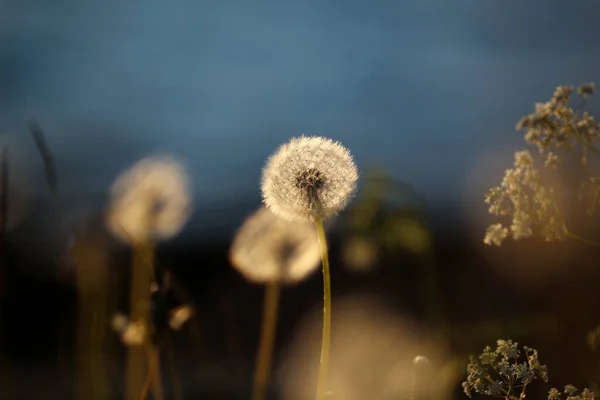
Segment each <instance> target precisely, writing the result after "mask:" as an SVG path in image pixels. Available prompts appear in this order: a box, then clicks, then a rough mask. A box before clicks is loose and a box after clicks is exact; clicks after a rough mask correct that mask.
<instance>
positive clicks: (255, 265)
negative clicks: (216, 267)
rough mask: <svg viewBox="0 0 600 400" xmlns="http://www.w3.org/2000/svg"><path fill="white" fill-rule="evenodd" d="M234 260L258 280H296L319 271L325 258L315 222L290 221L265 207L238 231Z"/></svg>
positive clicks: (232, 250)
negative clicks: (321, 251) (320, 262)
mask: <svg viewBox="0 0 600 400" xmlns="http://www.w3.org/2000/svg"><path fill="white" fill-rule="evenodd" d="M229 254H230V260H231V264H232V265H233V267H234V268H236V269H237V270H238V271H239V272H240V273H241V274H242V275H243V276H244V277H245V278H246V279H247V280H249V281H251V282H255V283H267V282H272V281H279V282H282V283H288V284H291V283H296V282H299V281H301V280H303V279H304V278H306V277H307V276H308V275H309V274H310V273H312V272H313V271H315V270H316V269H317V267H318V266H319V261H320V260H321V253H320V249H319V242H318V240H317V234H316V230H315V227H314V225H312V224H306V223H298V222H291V221H286V220H284V219H282V218H279V217H277V216H276V215H275V214H273V213H272V212H271V211H270V210H268V209H267V208H265V207H261V208H260V209H258V210H257V211H256V212H255V213H254V214H252V215H251V216H250V217H249V218H248V219H246V221H245V222H244V224H243V225H242V227H241V228H240V229H239V230H238V232H237V234H236V236H235V238H234V240H233V243H232V245H231V248H230V252H229Z"/></svg>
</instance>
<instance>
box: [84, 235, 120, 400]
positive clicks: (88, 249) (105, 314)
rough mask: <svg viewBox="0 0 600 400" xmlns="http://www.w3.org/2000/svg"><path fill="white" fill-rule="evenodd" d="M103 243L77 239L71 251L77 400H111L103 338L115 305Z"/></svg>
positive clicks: (106, 346)
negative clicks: (75, 294) (75, 296)
mask: <svg viewBox="0 0 600 400" xmlns="http://www.w3.org/2000/svg"><path fill="white" fill-rule="evenodd" d="M102 240H103V239H102V238H101V237H94V236H82V237H77V238H76V240H75V244H74V249H73V252H74V257H75V267H76V276H77V291H78V305H77V306H78V318H77V324H78V329H77V358H78V368H77V373H78V377H77V398H79V399H82V400H90V399H91V400H95V399H97V400H102V399H107V398H109V397H111V387H110V380H111V379H110V368H109V360H110V355H111V348H110V345H109V342H108V341H107V340H106V337H107V334H108V330H109V328H108V327H109V322H108V321H109V316H110V315H111V314H112V313H113V312H114V311H115V308H116V307H115V304H116V302H115V298H114V296H111V295H110V293H109V289H110V275H109V265H108V262H107V250H106V248H105V247H104V243H103V242H102Z"/></svg>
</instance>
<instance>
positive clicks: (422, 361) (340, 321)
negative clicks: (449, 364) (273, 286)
mask: <svg viewBox="0 0 600 400" xmlns="http://www.w3.org/2000/svg"><path fill="white" fill-rule="evenodd" d="M335 315H336V317H335V320H334V323H335V331H334V335H333V338H334V340H333V346H332V351H331V374H330V389H331V394H332V395H331V398H332V399H340V400H364V399H410V398H412V399H439V400H444V399H449V398H450V392H451V390H449V389H450V388H451V387H452V385H453V384H455V383H456V382H454V381H451V380H448V379H446V378H444V377H443V376H442V366H443V365H445V363H446V360H447V359H448V358H447V357H446V355H445V353H444V351H442V350H441V349H440V348H438V347H437V346H436V345H434V344H433V341H432V340H429V339H428V338H427V337H426V336H424V335H423V334H422V332H421V330H420V329H419V328H418V327H417V326H416V325H414V324H413V323H411V322H410V321H409V320H408V319H406V318H403V317H401V316H399V315H397V314H396V313H395V312H394V311H393V310H391V309H390V308H389V307H387V306H386V304H385V302H383V301H382V300H380V299H378V298H376V297H364V296H361V297H350V298H345V299H342V300H341V301H340V302H339V303H337V305H336V314H335ZM317 330H318V320H317V318H316V314H313V315H311V316H309V317H307V318H306V320H305V321H304V322H303V323H302V324H301V326H300V327H299V329H297V330H296V334H295V336H294V339H293V341H292V343H291V344H290V346H289V347H288V349H287V350H286V351H285V354H284V359H283V366H282V373H281V376H280V378H281V381H280V383H281V389H282V398H285V399H289V400H296V399H297V400H304V399H307V398H310V397H311V394H312V392H311V389H310V388H311V386H312V383H313V381H314V378H313V376H314V369H315V367H314V363H313V360H312V357H311V356H310V355H311V354H312V352H311V350H312V349H313V348H314V347H315V346H316V345H317V343H318V342H317V341H318V339H317V338H318V336H317Z"/></svg>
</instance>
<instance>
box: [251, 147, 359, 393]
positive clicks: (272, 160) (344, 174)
mask: <svg viewBox="0 0 600 400" xmlns="http://www.w3.org/2000/svg"><path fill="white" fill-rule="evenodd" d="M357 181H358V169H357V168H356V165H355V164H354V160H353V159H352V155H351V154H350V151H349V150H348V149H347V148H345V147H344V146H342V145H341V144H340V143H339V142H334V141H333V140H331V139H328V138H323V137H318V136H310V137H307V136H301V137H298V138H293V139H291V140H290V141H289V142H288V143H286V144H284V145H282V146H280V147H279V149H278V150H277V151H276V152H275V153H274V154H273V155H271V157H269V159H268V160H267V163H266V165H265V167H264V169H263V173H262V180H261V192H262V197H263V202H264V203H265V205H266V206H267V207H268V208H269V209H270V210H271V211H272V212H273V213H275V214H277V215H278V216H279V217H281V218H283V219H286V220H289V221H297V222H312V223H314V224H315V227H316V229H317V236H318V238H319V244H320V248H321V259H322V264H323V303H324V305H323V340H322V345H321V361H320V366H321V367H320V369H319V381H318V383H317V399H318V400H321V399H323V398H324V397H326V396H327V392H328V389H327V372H328V364H329V352H330V342H331V282H330V274H329V256H328V253H327V240H326V237H325V230H324V228H323V220H325V219H327V218H329V217H332V216H335V215H337V214H338V213H339V212H340V211H342V210H343V209H344V208H345V207H346V205H347V204H348V202H349V201H350V199H351V197H352V196H353V195H354V193H355V191H356V187H357Z"/></svg>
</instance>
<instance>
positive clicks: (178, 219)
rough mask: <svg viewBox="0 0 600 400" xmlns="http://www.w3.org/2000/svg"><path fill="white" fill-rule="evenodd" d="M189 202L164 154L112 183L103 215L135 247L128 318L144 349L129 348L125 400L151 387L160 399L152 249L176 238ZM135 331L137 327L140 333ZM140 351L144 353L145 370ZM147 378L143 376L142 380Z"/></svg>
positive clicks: (183, 178)
mask: <svg viewBox="0 0 600 400" xmlns="http://www.w3.org/2000/svg"><path fill="white" fill-rule="evenodd" d="M191 203H192V198H191V195H190V183H189V180H188V178H187V174H186V172H185V170H184V168H183V166H182V165H181V164H180V163H178V162H177V161H175V160H174V159H173V158H171V157H168V156H155V157H148V158H145V159H143V160H141V161H140V162H138V163H137V164H136V165H134V166H133V167H132V168H131V169H130V170H128V171H126V172H124V173H123V174H121V175H120V176H119V177H118V178H117V179H116V181H115V183H114V185H113V187H112V190H111V198H110V205H109V209H108V212H107V216H106V222H107V225H108V228H109V230H110V231H111V232H112V233H113V234H114V235H115V236H116V237H117V238H118V239H120V240H122V241H124V242H126V243H128V244H130V245H132V246H133V249H134V259H133V265H132V274H131V293H130V303H129V304H130V314H131V316H130V320H131V321H136V323H139V324H140V325H139V326H144V327H145V331H144V332H146V333H145V334H144V335H143V336H142V339H141V340H143V342H144V343H143V344H144V346H139V347H135V346H133V347H129V348H128V361H127V389H126V398H128V399H131V398H137V397H138V396H139V395H140V393H143V392H144V391H145V387H146V382H147V381H148V380H151V381H152V383H153V386H152V391H153V398H155V399H159V400H160V399H162V388H161V384H160V370H159V365H160V362H159V350H158V348H156V345H155V344H153V343H152V341H151V340H148V337H149V334H150V333H153V331H154V329H153V326H152V321H151V317H150V312H151V309H150V308H151V307H150V304H151V290H152V289H151V288H152V286H153V283H154V280H155V279H154V266H153V255H154V254H153V245H154V242H155V241H159V240H166V239H170V238H172V237H174V236H175V235H177V234H178V233H179V232H180V231H181V229H182V228H183V225H184V224H185V223H186V222H187V220H188V218H189V214H190V208H191ZM138 331H139V329H138ZM144 347H146V354H147V355H148V363H147V372H144V365H145V362H144V360H145V358H146V354H145V353H144V349H143V348H144ZM146 376H147V377H146Z"/></svg>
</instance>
